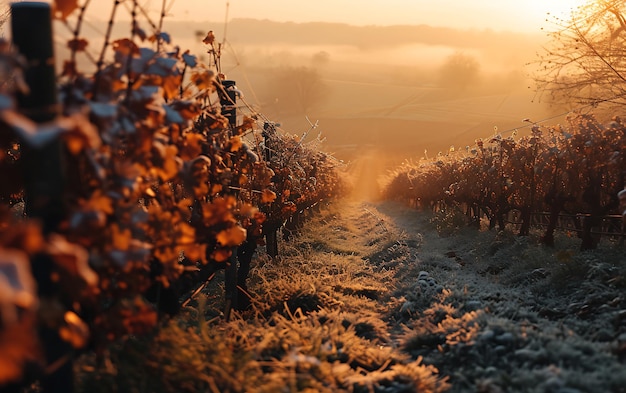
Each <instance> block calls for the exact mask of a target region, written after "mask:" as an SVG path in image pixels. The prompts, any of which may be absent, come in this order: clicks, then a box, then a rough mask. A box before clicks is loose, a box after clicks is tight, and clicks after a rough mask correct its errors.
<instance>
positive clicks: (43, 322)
mask: <svg viewBox="0 0 626 393" xmlns="http://www.w3.org/2000/svg"><path fill="white" fill-rule="evenodd" d="M56 3H57V4H56V6H57V8H56V14H55V16H56V17H58V18H60V19H61V20H62V22H63V23H64V24H65V25H66V26H68V27H70V30H71V31H72V32H73V38H72V39H70V40H69V41H68V42H67V47H68V48H69V49H70V52H71V54H70V56H69V58H67V59H64V63H63V64H64V66H63V69H62V71H61V75H57V74H56V71H55V68H54V64H55V62H54V58H53V46H52V41H53V40H52V34H51V31H52V28H51V24H52V22H51V20H52V19H51V11H50V6H49V5H48V4H46V3H28V2H24V3H15V4H13V5H12V29H13V31H12V39H13V42H12V44H9V43H8V42H0V70H1V73H0V78H1V80H2V84H1V85H0V89H1V90H0V348H2V350H1V351H0V389H2V388H3V387H6V388H7V389H9V387H15V386H17V387H19V386H21V385H23V384H24V383H28V382H30V381H32V380H33V379H41V388H42V390H43V391H44V392H57V391H64V392H71V391H72V390H73V385H72V380H73V376H72V362H71V359H72V357H73V354H74V353H75V351H77V350H82V349H85V348H88V349H91V350H95V351H97V352H99V353H100V352H101V351H103V350H104V349H105V348H106V347H107V346H108V345H109V344H110V343H111V342H114V341H115V340H117V339H120V338H125V337H128V336H129V335H141V334H145V333H148V332H150V331H152V330H153V329H154V328H155V326H156V325H157V324H158V322H159V320H160V319H161V318H162V317H163V316H164V315H166V314H167V313H173V312H176V310H177V309H178V307H179V306H180V305H179V299H180V296H181V295H182V294H183V293H185V292H186V291H189V290H190V289H191V288H193V287H194V286H195V285H197V284H198V283H201V282H203V281H205V280H206V279H208V277H210V276H211V274H213V272H215V271H216V270H218V269H226V288H227V294H226V298H227V309H230V307H233V308H234V307H245V305H246V300H247V299H246V298H245V296H247V291H246V279H247V276H248V272H249V268H250V261H251V258H252V256H253V254H254V252H255V250H256V249H257V246H259V245H266V247H267V250H268V253H269V254H270V255H272V256H276V254H277V252H278V246H277V231H278V230H279V229H280V228H281V227H282V226H283V225H284V224H285V223H286V222H290V223H292V224H293V223H294V220H295V221H296V223H295V224H293V225H295V226H297V219H298V218H299V217H300V215H301V214H302V212H304V211H306V210H307V209H309V208H311V207H313V206H316V204H319V203H321V202H324V201H327V200H329V199H331V198H333V197H334V196H336V195H338V194H339V193H341V192H342V188H343V185H342V181H341V179H340V176H339V173H338V171H337V167H336V161H335V160H334V159H333V158H332V157H330V156H328V155H326V154H325V153H323V152H321V151H319V150H318V146H317V145H316V144H311V143H309V144H307V143H304V141H303V140H302V138H300V137H297V136H293V135H288V134H284V133H283V132H282V131H281V130H279V129H277V128H276V126H275V124H274V123H273V122H271V121H269V120H268V119H266V118H265V117H264V116H263V115H262V114H260V113H256V112H253V111H249V113H242V112H241V109H240V108H239V107H238V102H237V99H238V97H239V94H240V93H239V91H238V90H237V88H236V84H235V83H234V81H230V80H228V79H227V78H226V76H225V75H223V74H221V73H220V69H219V56H220V50H221V47H220V45H221V44H219V43H218V42H217V41H216V39H215V36H214V35H213V33H212V32H209V33H208V34H207V35H206V37H205V38H204V40H203V42H204V44H205V45H206V48H207V53H208V54H209V55H210V56H209V57H210V61H209V64H203V63H201V62H200V61H199V59H198V57H196V56H195V55H192V54H191V53H189V52H188V51H187V52H184V51H181V50H180V49H179V48H178V47H176V46H174V45H173V44H172V43H171V41H170V40H171V38H170V37H169V35H167V34H166V33H164V32H162V31H161V30H160V25H161V23H154V22H153V21H150V20H146V21H141V20H139V18H138V15H140V14H141V12H140V9H139V4H138V2H136V1H134V2H132V12H131V16H132V23H131V28H130V29H129V30H130V31H131V35H130V36H129V37H127V38H120V39H112V38H111V37H110V32H111V26H112V25H113V24H114V23H115V19H114V15H115V13H116V11H119V10H118V8H120V7H122V5H121V2H115V3H114V9H113V14H112V17H111V20H110V23H109V29H108V31H107V33H106V37H105V40H104V47H103V48H102V50H101V53H100V56H98V57H96V58H95V59H94V61H95V64H94V67H95V68H96V71H95V72H94V73H93V74H87V73H84V72H81V70H80V69H79V67H78V64H79V62H78V59H79V57H81V56H83V57H85V58H86V59H89V58H90V56H88V54H87V50H88V49H89V48H90V46H89V42H87V41H86V40H85V39H83V38H82V37H81V36H80V32H81V25H82V20H83V17H84V13H85V11H86V6H84V7H82V8H77V6H76V2H67V1H57V2H56ZM85 4H88V2H87V3H85ZM125 5H127V4H125ZM146 18H147V16H146ZM142 24H144V25H148V26H150V28H151V29H152V33H150V32H149V31H146V30H144V29H142V27H143V26H142ZM294 217H295V218H294ZM289 230H293V228H291V229H290V228H287V229H286V230H285V233H288V231H289ZM238 297H239V299H238Z"/></svg>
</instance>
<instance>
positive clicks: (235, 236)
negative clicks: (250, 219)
mask: <svg viewBox="0 0 626 393" xmlns="http://www.w3.org/2000/svg"><path fill="white" fill-rule="evenodd" d="M246 234H247V233H246V230H245V229H244V228H242V227H240V226H238V225H236V226H233V227H230V228H228V229H224V230H223V231H221V232H220V233H218V234H217V236H216V239H217V241H218V243H219V244H221V245H222V246H226V247H234V246H238V245H240V244H241V243H243V242H244V240H246Z"/></svg>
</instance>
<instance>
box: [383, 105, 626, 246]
mask: <svg viewBox="0 0 626 393" xmlns="http://www.w3.org/2000/svg"><path fill="white" fill-rule="evenodd" d="M625 176H626V125H625V124H624V123H623V121H622V120H621V119H620V118H619V117H615V118H614V119H613V120H612V121H611V122H610V123H609V124H607V125H604V124H601V123H600V122H599V121H598V120H597V119H596V118H595V117H594V116H593V115H591V114H581V113H577V114H574V115H572V116H570V117H568V119H567V123H566V124H565V125H557V126H551V127H540V126H538V125H534V126H533V127H532V128H531V134H530V135H528V136H523V137H520V138H516V136H515V135H514V136H511V137H507V138H503V137H501V136H500V135H495V136H494V137H492V138H489V139H488V140H482V139H478V140H476V143H475V145H474V146H473V147H469V146H468V147H467V148H466V149H464V150H461V151H455V150H454V149H452V148H451V149H450V151H449V152H447V153H446V154H442V153H440V154H439V155H438V156H437V157H435V158H432V159H426V158H424V159H422V160H420V161H419V162H416V163H414V162H406V163H404V164H403V165H401V166H400V167H398V168H396V169H395V171H394V172H393V173H392V175H391V176H390V177H389V179H388V181H387V184H386V186H385V194H386V195H387V196H388V197H389V198H397V199H400V200H404V201H406V202H409V203H413V204H415V205H416V206H418V207H420V208H429V209H433V210H434V211H437V212H439V213H440V214H443V215H446V214H448V215H449V217H448V220H451V216H452V215H453V214H454V213H455V212H456V211H459V210H460V209H461V210H462V212H461V215H462V216H463V217H464V224H469V225H475V226H478V225H479V223H480V219H481V218H483V217H484V218H486V219H487V220H488V221H489V228H495V227H496V226H497V227H498V228H499V229H504V228H505V225H506V219H507V216H508V215H509V213H511V212H513V211H515V212H517V214H518V217H519V234H520V235H523V236H524V235H528V234H529V230H530V228H531V225H532V220H533V216H536V215H537V214H540V213H542V212H544V213H545V212H547V220H546V225H545V232H544V234H543V236H542V241H543V242H544V243H545V244H547V245H554V231H555V230H556V229H557V227H558V223H559V219H560V217H562V214H569V215H574V216H578V217H580V220H577V221H576V222H580V225H579V226H580V228H578V231H579V234H580V237H581V238H582V243H581V248H582V249H592V248H595V247H596V246H597V242H598V240H599V239H598V236H595V234H594V233H593V232H594V231H595V232H597V230H598V228H599V227H600V226H601V224H602V220H603V219H604V218H605V217H606V216H607V215H610V214H617V215H619V216H622V214H623V213H626V195H624V194H625V192H623V191H622V190H624V179H625ZM618 194H619V196H618Z"/></svg>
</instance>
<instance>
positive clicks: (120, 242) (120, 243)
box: [111, 224, 132, 251]
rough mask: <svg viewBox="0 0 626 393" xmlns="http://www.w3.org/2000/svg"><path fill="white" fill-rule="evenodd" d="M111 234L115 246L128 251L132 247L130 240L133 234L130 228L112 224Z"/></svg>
mask: <svg viewBox="0 0 626 393" xmlns="http://www.w3.org/2000/svg"><path fill="white" fill-rule="evenodd" d="M111 232H113V233H112V234H111V237H112V243H113V248H115V249H118V250H122V251H126V250H128V248H129V247H130V241H131V240H132V235H131V233H130V229H120V227H119V226H118V225H117V224H112V225H111Z"/></svg>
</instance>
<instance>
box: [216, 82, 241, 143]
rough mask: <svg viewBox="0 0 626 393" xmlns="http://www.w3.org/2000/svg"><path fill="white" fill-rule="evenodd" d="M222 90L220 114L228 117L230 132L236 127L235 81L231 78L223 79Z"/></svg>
mask: <svg viewBox="0 0 626 393" xmlns="http://www.w3.org/2000/svg"><path fill="white" fill-rule="evenodd" d="M222 87H223V88H224V92H222V94H220V105H221V107H222V115H224V116H225V117H226V118H227V119H228V124H229V125H230V129H231V133H232V131H233V130H234V129H235V127H237V83H236V82H235V81H233V80H223V81H222Z"/></svg>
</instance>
